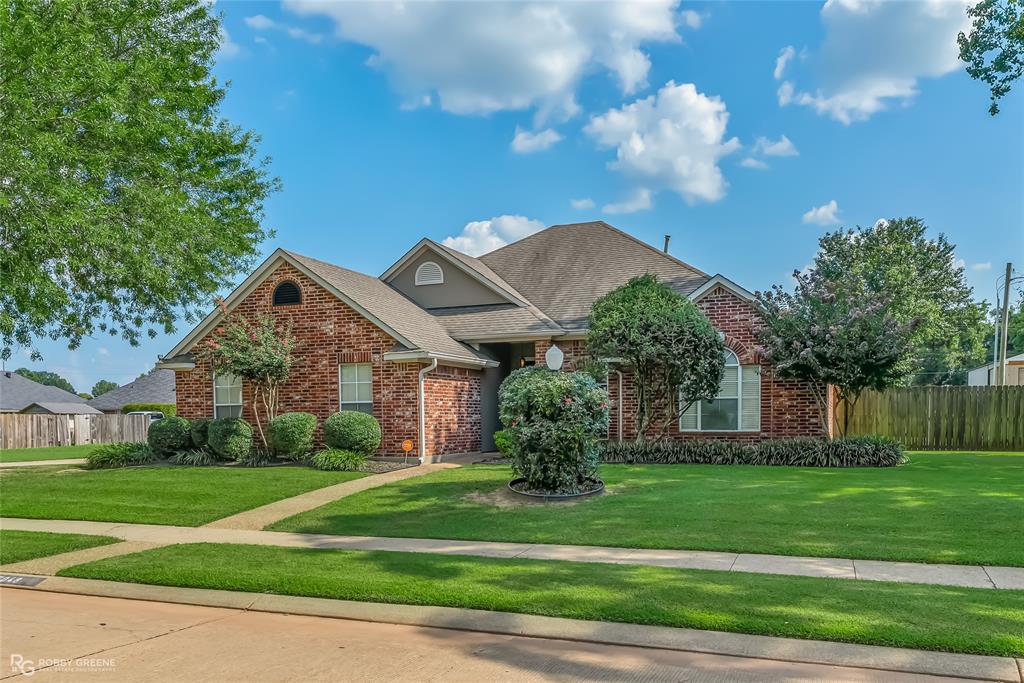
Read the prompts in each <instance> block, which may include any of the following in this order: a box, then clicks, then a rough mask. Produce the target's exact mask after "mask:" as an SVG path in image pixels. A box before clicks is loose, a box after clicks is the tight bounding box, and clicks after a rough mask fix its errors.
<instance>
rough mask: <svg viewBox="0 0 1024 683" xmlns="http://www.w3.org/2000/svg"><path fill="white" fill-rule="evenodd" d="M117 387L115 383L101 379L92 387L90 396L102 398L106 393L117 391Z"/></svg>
mask: <svg viewBox="0 0 1024 683" xmlns="http://www.w3.org/2000/svg"><path fill="white" fill-rule="evenodd" d="M118 386H120V385H119V384H118V383H117V382H111V381H110V380H109V379H101V380H100V381H98V382H96V384H93V385H92V395H93V396H94V397H95V396H102V395H103V394H105V393H107V392H108V391H113V390H114V389H117V387H118Z"/></svg>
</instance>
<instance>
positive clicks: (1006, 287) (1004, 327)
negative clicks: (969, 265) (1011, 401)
mask: <svg viewBox="0 0 1024 683" xmlns="http://www.w3.org/2000/svg"><path fill="white" fill-rule="evenodd" d="M1012 276H1013V264H1012V263H1007V264H1006V277H1005V278H1003V319H1002V321H1000V323H999V329H1000V330H1001V331H1002V334H1000V335H999V336H1000V339H999V365H997V366H996V386H997V387H1001V386H1005V385H1006V333H1007V331H1008V328H1009V324H1010V279H1011V277H1012Z"/></svg>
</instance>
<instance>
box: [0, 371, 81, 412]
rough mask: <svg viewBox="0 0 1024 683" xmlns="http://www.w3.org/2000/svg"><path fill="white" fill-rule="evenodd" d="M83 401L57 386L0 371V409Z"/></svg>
mask: <svg viewBox="0 0 1024 683" xmlns="http://www.w3.org/2000/svg"><path fill="white" fill-rule="evenodd" d="M45 402H50V403H83V404H84V403H85V399H84V398H82V397H81V396H76V395H75V394H72V393H70V392H68V391H64V390H63V389H61V388H59V387H51V386H47V385H45V384H39V383H38V382H33V381H32V380H30V379H28V378H27V377H22V376H21V375H19V374H17V373H16V372H10V371H5V372H0V411H3V412H18V411H20V410H23V409H24V408H26V407H27V406H29V405H31V404H32V403H45Z"/></svg>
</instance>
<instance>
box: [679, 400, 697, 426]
mask: <svg viewBox="0 0 1024 683" xmlns="http://www.w3.org/2000/svg"><path fill="white" fill-rule="evenodd" d="M679 429H681V430H684V431H685V430H687V429H697V403H694V404H693V405H691V406H690V407H689V408H687V409H686V410H685V411H683V414H682V415H681V416H680V417H679Z"/></svg>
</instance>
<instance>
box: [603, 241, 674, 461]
mask: <svg viewBox="0 0 1024 683" xmlns="http://www.w3.org/2000/svg"><path fill="white" fill-rule="evenodd" d="M666 241H667V240H666ZM615 374H616V375H618V376H619V400H618V404H619V443H622V370H619V369H618V368H615Z"/></svg>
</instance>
